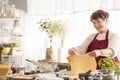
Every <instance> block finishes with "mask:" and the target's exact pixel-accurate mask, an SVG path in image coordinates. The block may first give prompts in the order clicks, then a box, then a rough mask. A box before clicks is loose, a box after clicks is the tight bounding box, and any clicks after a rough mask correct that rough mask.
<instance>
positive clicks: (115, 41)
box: [75, 31, 120, 57]
mask: <svg viewBox="0 0 120 80" xmlns="http://www.w3.org/2000/svg"><path fill="white" fill-rule="evenodd" d="M95 36H96V33H95V34H91V35H90V36H88V37H87V38H86V39H85V40H84V42H83V43H82V44H81V45H79V46H77V47H75V49H76V51H77V53H81V54H82V53H86V52H87V48H88V46H89V44H90V43H91V41H92V40H93V38H94V37H95ZM105 37H106V32H105V33H99V34H98V36H97V37H96V39H97V40H104V39H105ZM108 48H111V49H113V51H114V56H118V57H119V55H118V54H120V37H119V36H118V35H117V34H115V33H113V32H110V31H109V34H108Z"/></svg>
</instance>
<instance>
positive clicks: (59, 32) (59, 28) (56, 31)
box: [39, 18, 68, 43]
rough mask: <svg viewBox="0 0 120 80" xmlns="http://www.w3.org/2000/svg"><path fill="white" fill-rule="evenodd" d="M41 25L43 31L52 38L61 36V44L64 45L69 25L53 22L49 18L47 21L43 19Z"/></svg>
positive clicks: (58, 21) (59, 21)
mask: <svg viewBox="0 0 120 80" xmlns="http://www.w3.org/2000/svg"><path fill="white" fill-rule="evenodd" d="M39 24H40V28H41V29H42V30H43V31H46V32H47V33H48V36H49V37H50V38H53V37H55V36H59V37H60V39H61V42H62V43H63V41H64V38H65V36H66V33H67V30H68V29H67V24H66V23H65V22H63V21H61V20H54V21H52V20H50V19H49V18H47V19H42V20H41V21H40V23H39Z"/></svg>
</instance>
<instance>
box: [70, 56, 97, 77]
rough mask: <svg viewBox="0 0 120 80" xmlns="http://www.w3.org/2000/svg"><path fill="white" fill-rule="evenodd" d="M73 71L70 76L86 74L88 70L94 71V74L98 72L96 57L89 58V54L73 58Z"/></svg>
mask: <svg viewBox="0 0 120 80" xmlns="http://www.w3.org/2000/svg"><path fill="white" fill-rule="evenodd" d="M70 65H71V71H70V75H73V76H75V75H78V74H79V73H85V72H87V71H88V70H92V72H91V73H92V74H94V72H95V70H96V66H97V65H96V60H95V58H94V57H92V56H89V55H88V54H82V55H81V54H76V55H72V56H71V61H70Z"/></svg>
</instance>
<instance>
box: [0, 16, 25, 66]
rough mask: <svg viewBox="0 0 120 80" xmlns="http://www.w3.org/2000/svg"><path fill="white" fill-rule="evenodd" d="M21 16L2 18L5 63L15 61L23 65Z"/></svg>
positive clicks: (0, 28) (0, 38)
mask: <svg viewBox="0 0 120 80" xmlns="http://www.w3.org/2000/svg"><path fill="white" fill-rule="evenodd" d="M20 21H21V19H20V18H0V47H3V50H2V61H3V63H5V64H9V63H11V62H13V61H14V62H15V63H16V64H18V65H21V57H22V54H23V49H22V47H21V38H22V35H21V33H20V29H21V28H20V26H19V23H20Z"/></svg>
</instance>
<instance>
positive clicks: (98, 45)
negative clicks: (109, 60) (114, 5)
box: [87, 30, 109, 69]
mask: <svg viewBox="0 0 120 80" xmlns="http://www.w3.org/2000/svg"><path fill="white" fill-rule="evenodd" d="M108 33H109V30H107V32H106V38H105V39H104V40H97V39H96V37H97V36H98V34H97V35H96V36H95V37H94V39H93V41H92V42H91V43H90V45H89V46H88V50H87V52H91V51H93V50H99V49H106V48H107V47H108ZM101 58H106V57H105V56H98V57H96V58H95V59H96V63H98V61H99V60H100V59H101ZM97 69H100V67H99V66H98V64H97Z"/></svg>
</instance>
